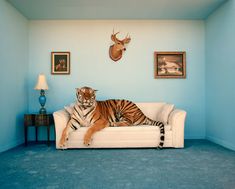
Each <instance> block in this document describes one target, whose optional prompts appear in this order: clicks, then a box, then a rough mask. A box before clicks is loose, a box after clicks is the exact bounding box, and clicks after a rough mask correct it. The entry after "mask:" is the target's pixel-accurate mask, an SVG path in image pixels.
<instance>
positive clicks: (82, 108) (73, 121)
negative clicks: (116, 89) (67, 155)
mask: <svg viewBox="0 0 235 189" xmlns="http://www.w3.org/2000/svg"><path fill="white" fill-rule="evenodd" d="M96 92H97V90H94V89H92V88H90V87H82V88H77V89H76V97H77V99H76V103H75V105H74V110H73V113H72V114H71V117H70V120H69V121H68V123H67V125H66V127H65V128H64V130H63V132H62V135H61V138H60V141H59V146H60V147H61V148H66V142H67V140H68V138H69V134H70V133H71V132H73V131H75V130H77V129H78V128H79V127H89V129H88V130H87V132H86V133H85V136H84V139H83V141H84V145H87V146H89V145H90V144H91V139H92V136H93V135H94V134H95V133H96V132H97V131H100V130H102V129H103V128H105V127H117V126H131V125H133V126H138V125H155V126H158V127H159V129H160V142H159V145H158V148H162V147H163V145H164V138H165V129H164V124H163V123H162V122H160V121H154V120H152V119H150V118H148V117H146V116H145V115H144V113H143V112H142V111H141V110H140V109H139V108H138V106H137V105H136V104H135V103H133V102H131V101H129V100H117V99H110V100H105V101H97V100H96Z"/></svg>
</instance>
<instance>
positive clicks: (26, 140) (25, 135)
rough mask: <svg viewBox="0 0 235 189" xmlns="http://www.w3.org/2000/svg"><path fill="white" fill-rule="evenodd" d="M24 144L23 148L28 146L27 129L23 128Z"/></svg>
mask: <svg viewBox="0 0 235 189" xmlns="http://www.w3.org/2000/svg"><path fill="white" fill-rule="evenodd" d="M24 144H25V146H27V145H28V127H27V126H24Z"/></svg>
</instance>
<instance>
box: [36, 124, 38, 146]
mask: <svg viewBox="0 0 235 189" xmlns="http://www.w3.org/2000/svg"><path fill="white" fill-rule="evenodd" d="M35 131H36V132H35V135H36V136H35V137H36V142H38V127H37V126H35Z"/></svg>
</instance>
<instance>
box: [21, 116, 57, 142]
mask: <svg viewBox="0 0 235 189" xmlns="http://www.w3.org/2000/svg"><path fill="white" fill-rule="evenodd" d="M53 124H54V119H53V115H52V114H24V136H25V146H27V144H28V127H30V126H33V127H35V138H36V142H38V127H40V126H45V127H47V144H48V146H49V145H50V126H51V125H53Z"/></svg>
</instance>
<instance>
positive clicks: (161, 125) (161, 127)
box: [146, 118, 165, 148]
mask: <svg viewBox="0 0 235 189" xmlns="http://www.w3.org/2000/svg"><path fill="white" fill-rule="evenodd" d="M146 124H147V125H156V126H158V127H159V130H160V142H159V146H158V148H163V145H164V141H165V127H164V123H162V122H161V121H154V120H152V119H150V118H147V119H146Z"/></svg>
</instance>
